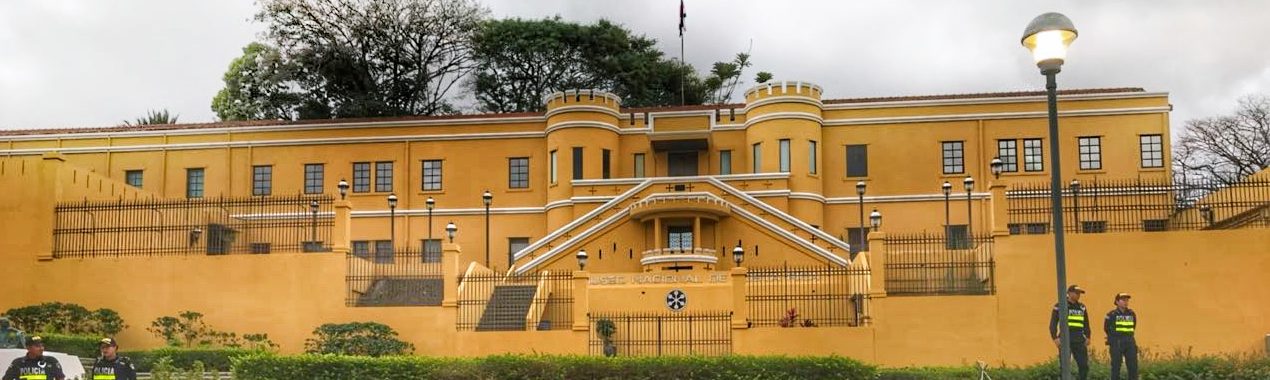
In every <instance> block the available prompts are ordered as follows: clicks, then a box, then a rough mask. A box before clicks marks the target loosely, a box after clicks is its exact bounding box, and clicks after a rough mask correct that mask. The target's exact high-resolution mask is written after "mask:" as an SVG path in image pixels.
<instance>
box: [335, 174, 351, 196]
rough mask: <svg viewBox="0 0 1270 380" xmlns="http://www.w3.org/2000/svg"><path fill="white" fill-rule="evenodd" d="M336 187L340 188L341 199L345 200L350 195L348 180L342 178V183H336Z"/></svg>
mask: <svg viewBox="0 0 1270 380" xmlns="http://www.w3.org/2000/svg"><path fill="white" fill-rule="evenodd" d="M335 187H336V188H338V189H340V199H341V200H343V199H344V197H345V196H347V195H348V181H345V180H344V179H343V178H340V183H339V184H337V185H335Z"/></svg>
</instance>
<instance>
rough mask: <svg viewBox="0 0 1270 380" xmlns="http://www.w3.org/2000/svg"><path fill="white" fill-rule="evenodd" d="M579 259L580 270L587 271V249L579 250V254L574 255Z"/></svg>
mask: <svg viewBox="0 0 1270 380" xmlns="http://www.w3.org/2000/svg"><path fill="white" fill-rule="evenodd" d="M574 257H576V258H577V259H578V270H586V261H587V255H586V250H585V249H580V250H578V254H577V255H574Z"/></svg>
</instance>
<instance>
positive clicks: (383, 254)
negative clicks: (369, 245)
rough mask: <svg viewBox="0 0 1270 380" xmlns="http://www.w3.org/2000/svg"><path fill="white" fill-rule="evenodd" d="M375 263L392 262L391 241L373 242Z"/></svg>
mask: <svg viewBox="0 0 1270 380" xmlns="http://www.w3.org/2000/svg"><path fill="white" fill-rule="evenodd" d="M375 262H376V263H392V262H393V252H392V240H375Z"/></svg>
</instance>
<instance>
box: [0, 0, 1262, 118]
mask: <svg viewBox="0 0 1270 380" xmlns="http://www.w3.org/2000/svg"><path fill="white" fill-rule="evenodd" d="M485 3H486V4H487V5H488V6H489V7H490V9H491V10H492V11H493V14H494V16H495V17H525V18H541V17H550V16H554V15H560V16H561V17H563V18H565V19H568V20H576V21H594V20H597V19H600V18H606V19H610V20H613V21H616V22H619V23H622V24H624V25H626V26H627V27H628V28H630V29H632V30H635V31H637V32H639V33H643V34H645V35H647V36H649V37H653V38H656V39H657V40H658V41H659V44H660V45H659V46H660V47H661V48H662V50H663V51H665V52H667V55H668V56H672V57H677V56H678V55H679V39H678V30H677V22H678V21H677V19H676V15H677V11H678V6H679V3H678V1H675V0H653V1H618V0H591V1H581V0H579V1H563V0H549V1H548V0H543V1H519V0H498V1H486V2H485ZM1034 3H1035V2H1020V1H1007V0H1000V1H956V2H950V1H903V2H899V1H887V2H844V1H784V2H776V1H725V0H688V1H687V11H688V22H687V26H688V33H687V36H686V38H685V50H686V52H687V61H688V62H689V63H692V64H693V65H694V66H696V67H697V68H698V69H701V70H704V69H706V68H708V66H709V64H710V63H712V62H715V61H719V60H726V59H729V58H730V57H731V56H732V55H733V54H735V53H737V52H740V51H745V50H746V49H749V48H750V46H751V43H752V44H753V45H752V46H753V47H752V54H753V58H752V60H753V61H754V63H755V65H754V68H753V69H752V70H751V72H750V74H752V73H753V72H756V71H758V70H765V71H770V72H772V73H774V74H775V75H776V78H777V79H789V80H807V81H812V82H816V83H818V84H821V85H823V86H824V87H825V90H826V96H827V97H863V96H896V95H920V94H939V93H967V92H988V91H1013V90H1035V89H1040V88H1041V87H1042V86H1043V84H1044V80H1043V78H1042V77H1041V76H1040V75H1039V74H1038V73H1037V72H1036V69H1035V66H1033V65H1032V63H1031V62H1030V60H1029V57H1028V54H1027V52H1026V50H1024V49H1023V48H1022V47H1021V46H1020V45H1019V38H1020V33H1021V32H1022V29H1023V26H1025V25H1026V24H1027V22H1028V21H1029V20H1031V18H1032V17H1034V16H1036V15H1038V14H1040V13H1043V12H1047V11H1059V12H1063V13H1065V14H1067V15H1068V16H1069V17H1071V18H1072V20H1073V21H1074V22H1075V23H1076V26H1077V28H1078V29H1079V30H1080V38H1079V39H1078V40H1077V41H1076V42H1075V44H1074V45H1073V47H1072V50H1071V52H1070V54H1069V57H1068V63H1067V65H1065V67H1064V68H1063V73H1062V74H1061V75H1060V76H1059V86H1060V87H1062V88H1088V87H1122V86H1135V87H1144V88H1146V89H1147V90H1149V91H1168V92H1170V93H1171V97H1172V102H1173V103H1174V105H1175V106H1176V108H1175V111H1174V114H1173V124H1174V127H1175V128H1177V127H1178V126H1180V125H1181V124H1182V122H1183V121H1184V120H1187V119H1190V118H1195V117H1203V116H1209V115H1214V114H1219V113H1222V112H1226V111H1228V110H1229V109H1231V108H1232V107H1233V105H1234V103H1235V99H1237V98H1238V97H1239V96H1242V95H1244V94H1248V93H1254V92H1261V93H1267V92H1270V49H1265V46H1270V25H1267V24H1266V23H1264V22H1262V20H1261V19H1262V18H1264V15H1266V14H1270V3H1267V2H1261V1H1253V0H1248V1H1222V2H1192V1H1182V0H1164V1H1159V0H1154V1H1151V0H1141V1H1118V2H1105V1H1060V2H1055V3H1053V4H1047V5H1038V4H1034ZM254 9H255V8H254V5H253V4H252V1H250V0H237V1H232V2H231V1H216V2H187V1H180V2H174V1H163V0H118V1H110V2H103V1H91V0H81V1H71V0H17V1H16V2H15V1H13V0H9V1H5V2H4V3H3V4H0V128H37V127H61V126H95V125H112V124H116V123H119V122H120V121H121V120H124V119H127V118H132V117H135V116H138V115H140V114H142V113H143V112H144V111H145V110H146V109H150V108H168V109H170V110H172V111H173V112H176V113H179V114H180V115H181V121H183V122H199V121H212V120H214V115H213V114H212V112H211V110H210V109H209V104H210V102H211V97H212V96H213V95H214V94H215V92H216V91H217V90H219V89H220V87H221V82H220V76H221V74H223V73H224V70H225V68H226V67H227V65H228V64H229V61H230V60H231V59H233V58H234V57H236V56H238V54H239V49H240V48H241V47H242V46H243V45H245V44H246V43H248V42H250V41H251V40H252V39H254V38H255V36H256V34H257V33H258V32H259V30H260V29H261V27H260V25H258V24H255V23H252V22H251V21H250V20H249V19H250V17H251V15H252V13H253V12H254ZM750 74H747V76H750ZM737 96H738V97H739V91H738V95H737Z"/></svg>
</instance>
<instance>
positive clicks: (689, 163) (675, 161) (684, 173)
mask: <svg viewBox="0 0 1270 380" xmlns="http://www.w3.org/2000/svg"><path fill="white" fill-rule="evenodd" d="M666 156H667V157H666V158H667V165H668V166H669V172H670V176H671V177H688V176H695V175H697V152H670V153H666Z"/></svg>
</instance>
